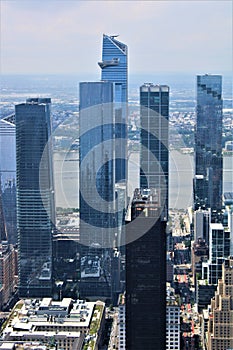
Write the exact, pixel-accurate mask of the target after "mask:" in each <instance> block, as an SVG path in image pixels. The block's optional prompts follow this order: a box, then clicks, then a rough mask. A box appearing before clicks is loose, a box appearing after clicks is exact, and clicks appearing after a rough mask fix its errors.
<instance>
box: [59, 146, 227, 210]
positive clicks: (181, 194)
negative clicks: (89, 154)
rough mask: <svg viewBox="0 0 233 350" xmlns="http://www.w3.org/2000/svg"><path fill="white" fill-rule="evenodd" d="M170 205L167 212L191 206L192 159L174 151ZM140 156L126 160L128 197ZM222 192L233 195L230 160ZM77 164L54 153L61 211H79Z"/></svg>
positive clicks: (74, 156) (72, 157)
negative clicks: (127, 167)
mask: <svg viewBox="0 0 233 350" xmlns="http://www.w3.org/2000/svg"><path fill="white" fill-rule="evenodd" d="M169 160H170V163H169V164H170V169H169V175H170V176H169V203H170V204H169V205H170V208H176V209H186V208H187V207H189V206H191V205H192V179H193V168H194V167H193V155H190V154H183V153H180V152H179V151H176V150H173V151H171V152H170V158H169ZM138 164H139V153H138V152H137V153H136V152H135V153H132V154H131V155H130V157H129V183H128V187H129V194H130V195H132V193H133V189H134V188H136V187H138V186H139V171H138V169H139V167H138ZM223 166H224V172H223V191H224V192H232V191H233V158H232V156H224V158H223ZM78 171H79V163H78V152H77V151H76V152H75V151H74V152H69V153H63V152H55V154H54V173H55V195H56V206H57V207H64V208H78V207H79V197H78V188H79V185H78V183H79V176H78Z"/></svg>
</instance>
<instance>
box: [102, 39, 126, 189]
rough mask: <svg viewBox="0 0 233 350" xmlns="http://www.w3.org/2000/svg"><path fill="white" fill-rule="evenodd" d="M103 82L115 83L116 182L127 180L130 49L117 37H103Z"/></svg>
mask: <svg viewBox="0 0 233 350" xmlns="http://www.w3.org/2000/svg"><path fill="white" fill-rule="evenodd" d="M99 66H100V68H101V80H103V81H111V82H114V83H115V96H114V101H115V102H116V103H117V104H118V113H117V114H116V121H115V122H116V123H117V125H116V127H115V132H116V139H117V145H116V151H115V158H116V164H117V166H116V175H115V176H116V182H119V181H121V180H126V179H127V162H126V159H127V103H128V48H127V46H126V45H125V44H123V43H122V42H120V41H118V40H116V38H115V36H108V35H105V34H104V35H103V48H102V61H101V62H99Z"/></svg>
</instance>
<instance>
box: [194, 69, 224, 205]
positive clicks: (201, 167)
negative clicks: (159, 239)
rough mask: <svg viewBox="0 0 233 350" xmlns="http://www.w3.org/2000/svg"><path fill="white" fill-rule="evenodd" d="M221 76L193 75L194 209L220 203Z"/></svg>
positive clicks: (221, 166)
mask: <svg viewBox="0 0 233 350" xmlns="http://www.w3.org/2000/svg"><path fill="white" fill-rule="evenodd" d="M222 172H223V159H222V77H221V76H220V75H208V74H205V75H198V76H197V121H196V130H195V178H194V207H195V209H198V208H199V207H201V208H212V209H221V204H222V176H223V175H222Z"/></svg>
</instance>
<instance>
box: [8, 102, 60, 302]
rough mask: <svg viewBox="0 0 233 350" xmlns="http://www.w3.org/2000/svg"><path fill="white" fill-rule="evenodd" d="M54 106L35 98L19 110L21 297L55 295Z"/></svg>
mask: <svg viewBox="0 0 233 350" xmlns="http://www.w3.org/2000/svg"><path fill="white" fill-rule="evenodd" d="M50 105H51V99H50V98H32V99H28V100H27V101H26V103H22V104H19V105H16V106H15V118H16V184H17V230H18V246H19V295H20V297H34V296H35V297H43V296H51V292H52V235H53V223H54V209H55V208H54V190H53V173H52V149H51V144H50V143H49V138H50V136H51V120H50ZM46 145H48V147H47V148H45V147H46ZM43 152H44V156H43V162H41V161H42V155H43ZM40 167H41V169H42V173H41V176H40V174H39V173H40Z"/></svg>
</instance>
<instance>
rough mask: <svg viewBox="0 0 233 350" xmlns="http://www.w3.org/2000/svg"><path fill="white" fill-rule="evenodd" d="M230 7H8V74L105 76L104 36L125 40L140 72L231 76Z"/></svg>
mask: <svg viewBox="0 0 233 350" xmlns="http://www.w3.org/2000/svg"><path fill="white" fill-rule="evenodd" d="M231 10H232V3H231V2H229V1H221V2H219V1H189V2H187V1H75V0H73V1H69V0H68V1H63V0H47V1H35V0H33V1H25V0H17V1H12V0H11V1H3V2H1V20H2V25H1V52H2V54H1V61H2V71H3V72H26V71H28V72H30V73H31V72H36V71H37V72H39V73H43V72H44V73H49V72H54V73H55V72H56V73H57V72H67V73H68V72H88V71H89V72H93V73H94V72H98V67H97V61H98V60H99V59H100V57H101V45H102V42H101V41H102V34H103V33H106V34H120V36H119V40H122V41H123V42H125V43H127V44H128V46H129V67H130V70H131V71H132V72H144V71H147V72H150V71H154V72H155V71H159V70H169V71H174V70H178V71H179V70H183V69H185V70H191V69H192V70H199V69H200V68H201V67H203V69H204V70H205V69H206V67H210V68H211V69H218V70H221V69H222V70H230V69H231V59H232V47H231V43H232V31H231V29H232V11H231Z"/></svg>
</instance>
